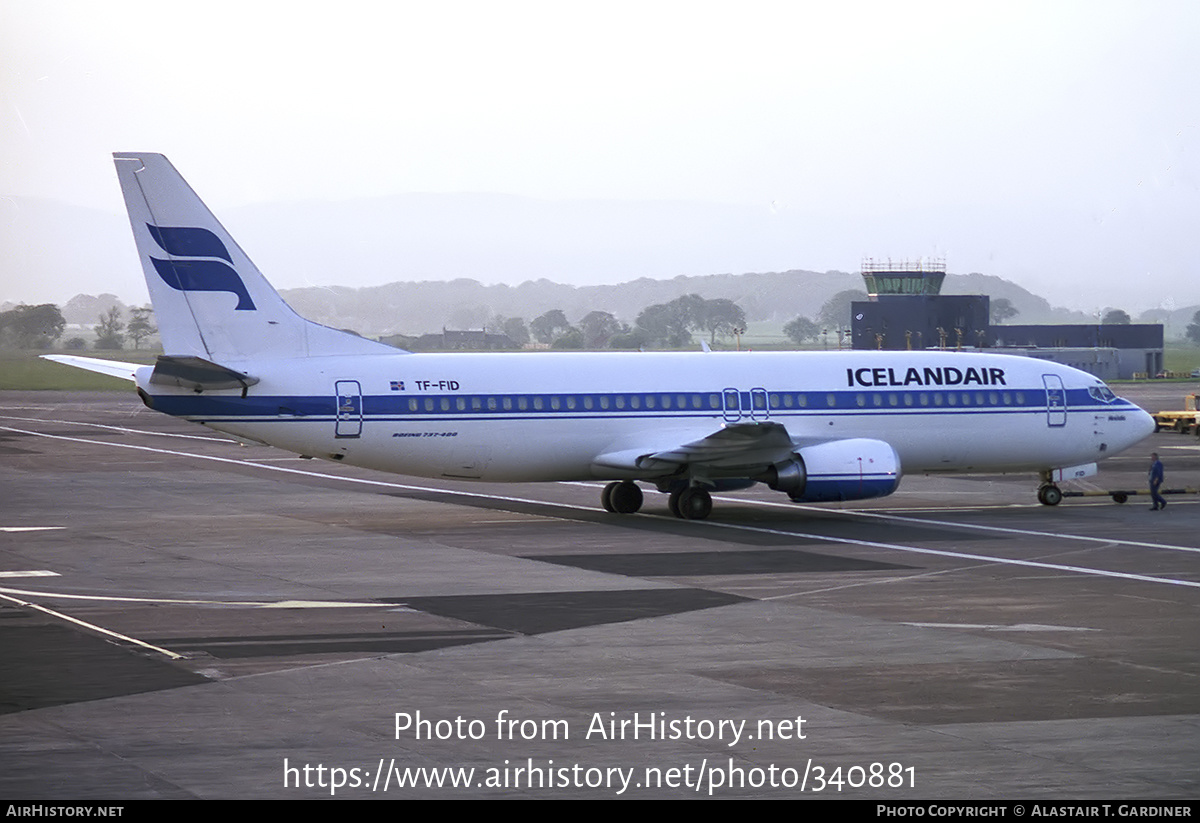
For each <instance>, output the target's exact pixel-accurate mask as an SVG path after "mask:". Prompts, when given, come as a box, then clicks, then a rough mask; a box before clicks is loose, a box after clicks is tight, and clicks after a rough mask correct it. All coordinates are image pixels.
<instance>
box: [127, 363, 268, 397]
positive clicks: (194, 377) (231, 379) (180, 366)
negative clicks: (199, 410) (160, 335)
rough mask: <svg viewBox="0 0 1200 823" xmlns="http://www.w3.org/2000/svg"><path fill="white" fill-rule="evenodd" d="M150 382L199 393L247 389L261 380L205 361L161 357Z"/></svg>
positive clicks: (155, 365)
mask: <svg viewBox="0 0 1200 823" xmlns="http://www.w3.org/2000/svg"><path fill="white" fill-rule="evenodd" d="M150 382H151V383H153V384H155V385H157V386H178V387H180V388H182V389H191V390H192V391H197V392H199V391H204V390H205V389H248V388H249V387H250V386H253V385H254V384H255V383H257V382H258V378H257V377H251V376H250V375H248V374H243V373H242V372H240V371H234V370H233V369H229V368H226V367H225V366H221V365H218V364H216V363H213V362H212V361H210V360H205V359H204V358H203V357H190V356H189V357H176V356H171V355H166V354H160V355H159V356H158V362H157V363H155V364H154V372H153V373H152V374H151V375H150Z"/></svg>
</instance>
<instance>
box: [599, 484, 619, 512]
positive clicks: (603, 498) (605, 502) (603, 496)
mask: <svg viewBox="0 0 1200 823" xmlns="http://www.w3.org/2000/svg"><path fill="white" fill-rule="evenodd" d="M619 485H621V481H620V480H615V481H613V482H612V483H609V484H608V485H607V486H605V487H604V491H602V492H600V505H601V506H603V507H604V510H605V511H606V512H612V513H613V514H616V513H617V510H616V509H615V508H613V503H612V495H613V490H614V489H616V488H617V486H619Z"/></svg>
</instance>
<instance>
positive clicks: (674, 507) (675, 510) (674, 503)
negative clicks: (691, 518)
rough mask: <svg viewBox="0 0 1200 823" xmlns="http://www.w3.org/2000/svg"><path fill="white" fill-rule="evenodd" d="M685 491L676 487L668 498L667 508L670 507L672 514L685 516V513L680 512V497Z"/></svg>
mask: <svg viewBox="0 0 1200 823" xmlns="http://www.w3.org/2000/svg"><path fill="white" fill-rule="evenodd" d="M683 492H684V490H683V489H676V490H675V491H673V492H671V494H670V496H669V497H668V498H667V508H668V509H670V510H671V514H673V515H675V516H676V517H683V515H682V514H680V513H679V497H680V496H681V495H682V494H683Z"/></svg>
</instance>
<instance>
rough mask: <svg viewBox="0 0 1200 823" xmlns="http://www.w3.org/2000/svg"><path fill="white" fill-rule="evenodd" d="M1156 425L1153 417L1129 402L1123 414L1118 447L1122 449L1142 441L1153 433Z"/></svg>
mask: <svg viewBox="0 0 1200 823" xmlns="http://www.w3.org/2000/svg"><path fill="white" fill-rule="evenodd" d="M1157 426H1158V424H1156V423H1155V422H1154V418H1153V417H1151V416H1150V415H1149V414H1148V413H1147V412H1144V411H1142V410H1141V409H1139V408H1138V407H1137V406H1133V405H1132V404H1131V408H1130V410H1129V412H1128V413H1127V414H1126V415H1125V425H1124V426H1123V427H1122V435H1123V436H1122V442H1121V446H1120V448H1121V449H1122V450H1124V449H1127V448H1129V447H1130V446H1133V445H1135V444H1137V443H1140V442H1142V441H1143V440H1145V439H1146V438H1147V437H1149V436H1150V435H1152V434H1154V430H1155V428H1157Z"/></svg>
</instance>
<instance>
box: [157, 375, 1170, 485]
mask: <svg viewBox="0 0 1200 823" xmlns="http://www.w3.org/2000/svg"><path fill="white" fill-rule="evenodd" d="M228 365H229V366H231V367H234V368H238V367H239V364H238V363H229V364H228ZM241 367H242V368H244V369H245V370H246V371H247V372H252V373H253V375H254V376H255V377H257V378H258V379H259V382H258V383H257V384H256V385H254V386H252V387H250V388H249V389H248V390H247V391H246V396H245V398H243V397H242V392H241V391H240V390H220V391H205V392H203V393H199V394H198V393H195V392H191V391H188V390H185V389H175V388H164V387H162V386H156V385H150V384H149V383H148V382H147V381H148V375H149V369H146V370H144V371H143V372H142V373H140V374H139V379H138V383H139V386H140V387H141V388H142V389H143V390H144V391H145V392H146V393H147V394H149V395H151V396H152V397H153V404H154V407H155V408H157V409H160V410H162V411H164V412H166V413H169V414H176V415H180V416H183V417H186V418H188V419H190V420H193V421H196V422H200V423H204V424H206V425H208V426H210V427H212V428H214V429H217V430H219V431H223V432H228V433H230V434H234V435H238V436H241V437H246V438H251V439H254V440H259V441H262V442H265V443H269V444H271V445H273V446H277V447H279V448H282V449H287V450H289V451H293V452H297V453H300V454H305V455H313V456H317V457H324V458H332V459H337V460H342V461H344V462H346V463H351V464H354V465H359V466H364V467H369V468H373V469H380V470H384V471H389V472H396V473H400V474H408V475H414V476H424V477H458V478H466V479H473V480H484V481H551V480H581V479H596V478H605V477H617V476H619V477H629V476H630V475H629V473H617V472H613V471H611V470H608V469H606V468H604V467H603V466H597V465H595V460H596V458H597V457H598V456H600V455H605V454H611V453H615V452H622V453H623V452H630V451H631V450H632V451H637V450H645V452H646V453H651V452H655V451H658V450H663V449H670V448H672V447H674V446H677V445H679V444H681V443H687V442H689V441H692V440H697V439H699V438H703V437H706V436H708V435H711V434H712V433H713V432H714V431H719V430H720V429H721V428H722V427H723V426H726V425H728V424H733V423H748V422H771V423H775V424H780V425H782V426H784V427H785V428H786V430H787V434H788V435H789V436H790V438H791V439H792V441H793V442H794V443H795V444H796V446H797V448H802V447H803V446H805V445H807V444H816V443H823V442H828V441H834V440H845V439H849V438H871V439H873V440H880V441H884V442H886V443H888V444H890V445H891V447H892V448H893V449H895V452H896V454H897V455H898V457H899V461H900V465H901V467H902V469H903V471H904V472H905V473H910V474H911V473H923V472H991V471H999V472H1004V471H1047V470H1050V469H1054V468H1061V467H1067V466H1076V465H1080V464H1087V463H1092V462H1095V461H1097V460H1099V459H1101V458H1104V457H1107V456H1110V455H1112V454H1115V453H1117V452H1119V451H1121V450H1123V449H1126V448H1128V447H1129V446H1131V445H1133V444H1134V443H1136V442H1138V441H1139V440H1141V439H1142V438H1143V437H1145V436H1146V435H1147V434H1149V433H1150V432H1151V431H1153V421H1152V420H1151V419H1150V417H1149V415H1147V414H1146V413H1145V412H1143V411H1142V410H1141V409H1139V408H1138V407H1137V406H1135V405H1133V404H1132V403H1129V402H1128V401H1125V400H1122V399H1120V398H1116V397H1115V396H1113V395H1112V393H1111V392H1110V391H1109V390H1108V389H1107V387H1105V386H1104V384H1103V383H1102V382H1100V381H1099V380H1097V379H1096V378H1095V377H1092V376H1091V375H1089V374H1086V373H1084V372H1081V371H1078V370H1076V369H1072V368H1069V367H1066V366H1061V365H1057V364H1053V363H1048V362H1045V361H1041V360H1036V359H1033V358H1025V357H1012V356H1005V355H991V354H984V353H976V352H966V353H963V352H933V351H921V352H875V351H853V352H763V353H758V352H755V353H750V352H736V353H735V352H725V353H716V352H711V353H704V352H695V353H691V352H689V353H642V352H633V353H587V354H583V353H573V354H568V353H522V354H397V355H387V354H383V355H367V356H330V357H308V358H303V359H280V360H257V361H255V362H253V363H245V364H241Z"/></svg>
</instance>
